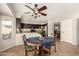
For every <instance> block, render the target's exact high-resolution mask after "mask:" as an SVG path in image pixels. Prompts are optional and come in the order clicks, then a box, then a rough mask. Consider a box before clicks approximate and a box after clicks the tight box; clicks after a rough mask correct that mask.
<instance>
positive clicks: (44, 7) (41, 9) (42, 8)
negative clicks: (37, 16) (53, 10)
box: [38, 6, 47, 11]
mask: <svg viewBox="0 0 79 59" xmlns="http://www.w3.org/2000/svg"><path fill="white" fill-rule="evenodd" d="M45 9H47V7H46V6H43V7H41V8H40V9H38V11H43V10H45Z"/></svg>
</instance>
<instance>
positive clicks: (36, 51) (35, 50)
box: [35, 48, 37, 56]
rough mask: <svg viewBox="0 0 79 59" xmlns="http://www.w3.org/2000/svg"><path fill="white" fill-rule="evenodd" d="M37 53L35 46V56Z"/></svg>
mask: <svg viewBox="0 0 79 59" xmlns="http://www.w3.org/2000/svg"><path fill="white" fill-rule="evenodd" d="M36 55H37V48H36V50H35V56H36Z"/></svg>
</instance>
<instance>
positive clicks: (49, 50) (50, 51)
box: [49, 47, 51, 55]
mask: <svg viewBox="0 0 79 59" xmlns="http://www.w3.org/2000/svg"><path fill="white" fill-rule="evenodd" d="M50 54H51V47H50V48H49V55H50Z"/></svg>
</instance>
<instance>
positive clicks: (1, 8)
mask: <svg viewBox="0 0 79 59" xmlns="http://www.w3.org/2000/svg"><path fill="white" fill-rule="evenodd" d="M0 14H3V15H7V16H13V14H12V12H11V10H10V9H9V7H8V6H7V4H5V3H0Z"/></svg>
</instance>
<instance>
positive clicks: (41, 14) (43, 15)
mask: <svg viewBox="0 0 79 59" xmlns="http://www.w3.org/2000/svg"><path fill="white" fill-rule="evenodd" d="M39 13H40V14H41V15H43V16H47V14H45V13H42V12H39Z"/></svg>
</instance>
